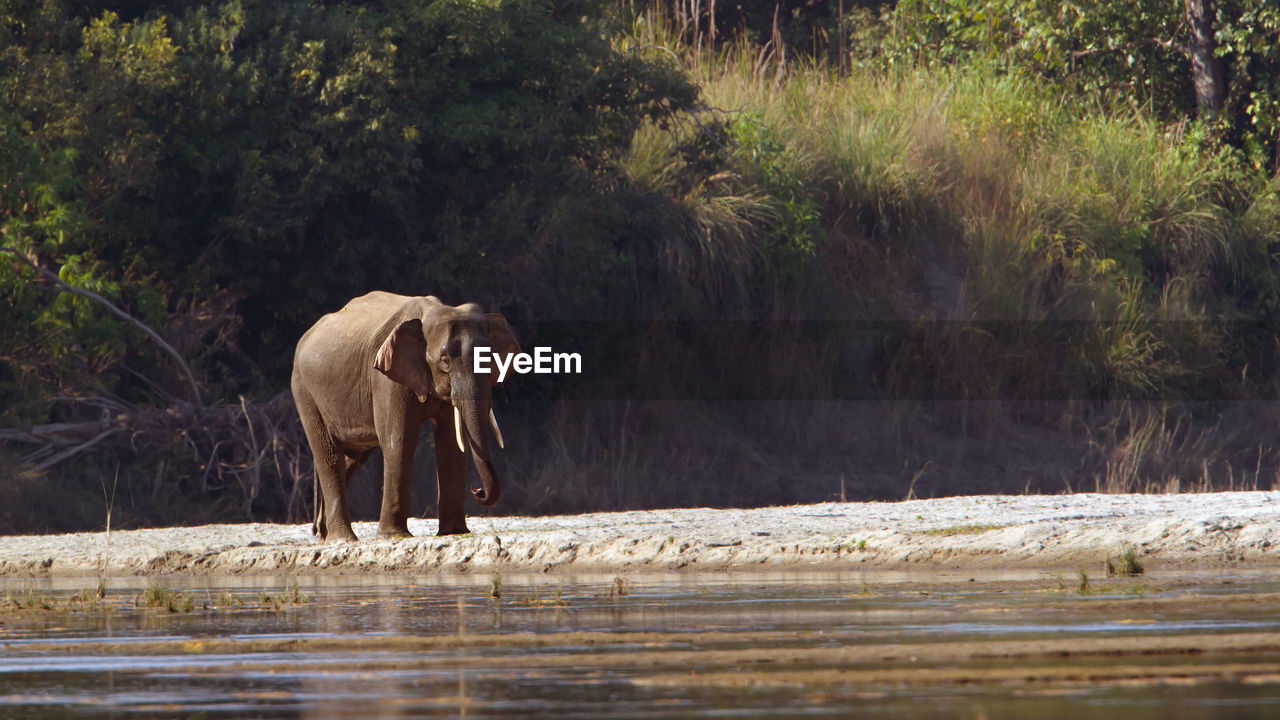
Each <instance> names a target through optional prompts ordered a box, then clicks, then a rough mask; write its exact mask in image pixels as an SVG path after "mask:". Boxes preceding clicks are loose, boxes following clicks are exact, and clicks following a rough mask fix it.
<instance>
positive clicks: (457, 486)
mask: <svg viewBox="0 0 1280 720" xmlns="http://www.w3.org/2000/svg"><path fill="white" fill-rule="evenodd" d="M432 424H433V425H434V426H435V441H436V490H437V493H438V495H437V497H438V498H439V499H438V500H437V501H436V517H437V518H439V519H440V532H439V533H437V534H438V535H463V534H466V533H469V532H471V531H470V530H468V529H467V516H466V512H465V508H466V502H467V456H466V455H464V454H463V452H462V451H461V450H459V449H458V439H457V435H455V434H454V429H453V413H451V412H445V413H441V414H440V415H438V416H437V417H436V418H435V419H433V420H432Z"/></svg>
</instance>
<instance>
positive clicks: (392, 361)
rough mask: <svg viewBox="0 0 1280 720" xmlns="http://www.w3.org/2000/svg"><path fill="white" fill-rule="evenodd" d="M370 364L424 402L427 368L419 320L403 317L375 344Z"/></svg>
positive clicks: (428, 383) (428, 378)
mask: <svg viewBox="0 0 1280 720" xmlns="http://www.w3.org/2000/svg"><path fill="white" fill-rule="evenodd" d="M373 367H374V369H376V370H377V371H378V372H380V373H382V374H383V375H386V376H387V377H389V378H391V379H392V380H395V381H396V382H398V383H400V384H401V385H404V386H406V387H408V388H409V389H410V390H412V391H413V393H414V394H415V395H417V396H418V399H419V400H421V401H423V402H426V399H427V397H428V396H429V395H431V370H430V369H429V368H428V367H427V339H426V338H425V337H423V335H422V321H421V320H419V319H417V318H414V319H412V320H405V321H404V322H402V323H400V324H399V325H398V326H397V327H396V329H395V330H392V331H391V334H390V335H388V336H387V339H386V340H385V341H384V342H383V343H382V347H380V348H378V355H377V358H376V359H375V360H374V361H373Z"/></svg>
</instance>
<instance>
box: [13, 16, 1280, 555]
mask: <svg viewBox="0 0 1280 720" xmlns="http://www.w3.org/2000/svg"><path fill="white" fill-rule="evenodd" d="M1277 171H1280V10H1278V9H1277V8H1276V7H1275V5H1274V3H1270V2H1267V0H1218V1H1217V2H1213V1H1212V0H1161V1H1155V0H1116V1H1108V2H1103V1H1102V0H1081V1H1080V2H1076V3H1069V4H1063V3H1058V2H1048V1H1047V0H991V1H989V2H981V1H979V0H933V1H927V0H898V1H897V2H893V1H891V0H843V1H841V2H814V1H812V0H810V1H805V0H783V1H781V2H779V1H778V0H739V1H737V2H734V1H732V0H720V2H715V0H650V1H648V2H644V1H640V0H637V1H635V2H626V1H625V0H555V1H552V0H433V1H425V0H416V1H413V0H382V1H374V2H340V1H336V0H334V1H329V2H321V1H319V0H311V1H309V2H307V1H303V0H280V1H276V2H262V1H257V0H223V1H220V2H207V1H206V2H200V1H197V0H187V1H182V0H178V1H176V2H155V1H154V0H117V1H112V0H92V1H87V2H86V1H80V0H0V247H3V248H4V249H3V250H0V468H3V469H2V470H0V532H6V533H13V532H50V531H68V530H83V529H101V528H102V527H104V525H110V526H114V527H138V526H144V525H155V524H193V523H204V522H213V521H243V520H250V519H253V520H277V521H291V522H303V521H307V520H308V519H309V513H310V507H311V498H310V492H311V474H310V453H309V452H308V450H307V449H306V444H305V441H304V440H303V438H302V434H301V431H300V427H299V425H298V421H297V417H296V413H295V411H294V409H293V405H292V400H291V398H290V397H289V394H288V392H287V386H288V375H289V368H290V363H291V360H292V351H293V347H294V344H295V343H296V341H297V338H298V337H299V336H300V335H301V333H302V331H303V330H305V329H306V328H307V327H308V326H309V325H310V324H311V323H312V322H314V321H315V320H316V319H317V318H318V317H319V316H320V315H321V314H323V313H325V312H331V311H333V310H336V309H338V308H340V307H341V306H342V305H343V304H344V303H345V302H346V301H347V300H348V299H349V298H351V297H353V296H355V295H358V294H361V293H364V292H366V291H368V290H372V289H384V290H391V291H396V292H402V293H406V294H415V295H417V294H435V295H438V296H440V297H442V298H443V299H445V300H446V301H448V302H451V303H459V302H464V301H475V302H479V303H481V304H482V305H484V306H485V307H486V309H491V310H498V311H501V312H503V313H505V314H506V315H507V317H508V318H509V319H510V320H511V322H512V324H513V326H514V327H515V328H516V331H517V334H518V335H519V336H520V338H521V340H522V342H523V343H524V344H525V346H526V347H532V346H533V345H535V344H536V345H545V346H551V347H554V348H555V349H556V350H558V351H566V352H578V353H581V355H582V356H583V358H584V366H585V368H584V369H585V370H586V372H585V373H584V374H583V375H581V376H570V377H566V376H524V377H518V378H514V379H513V380H511V381H509V382H508V383H506V384H505V385H504V388H503V389H502V390H501V391H500V392H499V393H498V394H497V407H498V412H499V415H500V417H501V418H502V420H503V427H504V430H505V433H506V436H507V447H508V449H507V450H506V451H505V452H501V453H499V456H498V458H497V463H498V468H499V472H500V475H501V477H502V478H503V480H504V495H503V501H502V506H501V507H500V508H497V509H496V511H499V512H504V513H505V512H510V513H549V512H575V511H584V510H601V509H623V508H643V507H662V506H681V505H708V506H748V505H763V504H772V503H793V502H815V501H822V500H829V499H848V500H856V499H901V498H903V497H927V496H936V495H946V494H972V493H985V492H1074V491H1095V490H1097V491H1106V492H1133V491H1146V492H1175V491H1208V490H1214V489H1241V488H1261V489H1269V488H1272V487H1274V486H1275V485H1276V484H1277V482H1278V481H1280V444H1277V433H1276V428H1277V427H1280V406H1278V405H1277V400H1278V397H1277V396H1278V395H1280V393H1278V392H1277V391H1278V390H1280V375H1278V374H1277V372H1276V369H1277V360H1278V359H1280V342H1278V341H1277V327H1280V194H1278V191H1280V180H1278V179H1277ZM72 289H74V291H72ZM430 444H431V443H430V439H429V434H428V437H424V438H423V442H422V443H421V446H420V449H419V459H418V463H417V477H416V480H415V489H414V502H415V506H416V507H415V509H416V510H418V511H419V512H422V513H424V514H426V515H428V516H429V515H430V514H431V512H432V510H431V508H433V507H434V499H435V497H434V495H435V488H434V463H433V462H432V461H431V447H430ZM379 485H380V467H379V466H378V464H377V463H376V462H371V463H369V465H368V466H366V468H365V469H364V470H363V471H362V477H361V478H360V479H358V480H357V481H356V482H355V483H353V489H352V493H353V498H352V499H353V511H354V513H355V515H356V517H357V518H361V517H363V518H372V517H374V516H376V513H377V502H378V498H379V497H380V491H379ZM472 510H477V511H478V509H477V508H472Z"/></svg>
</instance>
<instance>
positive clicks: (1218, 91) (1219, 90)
mask: <svg viewBox="0 0 1280 720" xmlns="http://www.w3.org/2000/svg"><path fill="white" fill-rule="evenodd" d="M1186 8H1187V26H1188V27H1190V28H1191V44H1190V47H1189V48H1188V49H1189V50H1190V51H1191V77H1192V79H1193V80H1194V82H1195V86H1196V106H1197V107H1198V108H1199V110H1200V117H1202V118H1211V117H1216V116H1217V115H1218V114H1219V113H1221V112H1222V107H1223V105H1225V104H1226V100H1227V81H1226V72H1225V69H1224V68H1223V64H1222V59H1221V58H1218V57H1215V56H1214V54H1213V51H1214V49H1216V48H1217V47H1218V41H1217V38H1215V37H1214V32H1213V21H1214V16H1215V13H1214V9H1213V0H1186Z"/></svg>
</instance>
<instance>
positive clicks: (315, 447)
mask: <svg viewBox="0 0 1280 720" xmlns="http://www.w3.org/2000/svg"><path fill="white" fill-rule="evenodd" d="M294 404H295V405H297V407H298V416H299V417H300V418H301V419H302V429H303V431H304V432H305V433H306V436H307V444H308V445H310V446H311V458H312V464H313V465H314V466H315V473H316V482H315V484H316V486H317V488H316V489H317V490H318V491H319V492H318V493H317V494H316V497H315V503H316V513H315V525H314V526H313V530H314V532H315V533H316V534H317V535H319V537H320V541H321V542H354V541H355V539H356V534H355V532H353V531H352V530H351V516H350V514H349V513H348V511H347V483H346V479H347V473H346V470H347V458H346V456H344V455H343V453H342V452H341V451H340V450H339V449H338V447H337V445H336V443H334V441H333V438H332V437H331V436H330V435H329V431H328V429H327V428H326V427H325V423H324V418H322V417H321V416H320V411H319V410H318V409H317V408H316V406H315V403H313V402H311V399H310V398H309V397H308V396H307V394H306V393H303V392H295V393H294Z"/></svg>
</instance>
